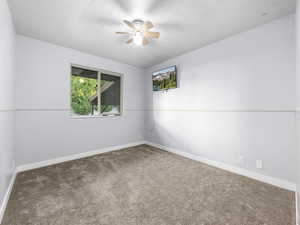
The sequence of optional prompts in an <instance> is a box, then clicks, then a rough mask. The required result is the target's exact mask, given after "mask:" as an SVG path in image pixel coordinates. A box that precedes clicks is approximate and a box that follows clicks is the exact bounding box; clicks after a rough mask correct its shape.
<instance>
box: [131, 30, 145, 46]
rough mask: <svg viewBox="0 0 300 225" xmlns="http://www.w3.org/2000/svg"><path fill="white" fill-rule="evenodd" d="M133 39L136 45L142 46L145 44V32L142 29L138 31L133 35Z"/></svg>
mask: <svg viewBox="0 0 300 225" xmlns="http://www.w3.org/2000/svg"><path fill="white" fill-rule="evenodd" d="M133 41H134V43H135V44H136V45H138V46H140V45H142V44H143V34H142V32H140V31H137V32H136V33H135V35H134V37H133Z"/></svg>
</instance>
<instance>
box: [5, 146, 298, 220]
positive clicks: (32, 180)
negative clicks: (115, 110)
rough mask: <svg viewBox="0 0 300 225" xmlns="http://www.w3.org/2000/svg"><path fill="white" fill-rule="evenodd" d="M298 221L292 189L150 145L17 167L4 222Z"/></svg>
mask: <svg viewBox="0 0 300 225" xmlns="http://www.w3.org/2000/svg"><path fill="white" fill-rule="evenodd" d="M249 224H251V225H295V199H294V193H293V192H289V191H286V190H283V189H280V188H277V187H274V186H271V185H268V184H264V183H261V182H258V181H255V180H251V179H248V178H246V177H242V176H238V175H235V174H232V173H229V172H226V171H223V170H220V169H217V168H214V167H211V166H207V165H205V164H202V163H199V162H196V161H192V160H190V159H186V158H183V157H180V156H177V155H174V154H172V153H168V152H165V151H162V150H159V149H156V148H153V147H150V146H146V145H141V146H137V147H133V148H128V149H123V150H120V151H115V152H110V153H105V154H100V155H97V156H93V157H89V158H84V159H80V160H75V161H70V162H66V163H62V164H58V165H53V166H49V167H45V168H41V169H35V170H31V171H27V172H23V173H20V174H18V176H17V179H16V183H15V185H14V188H13V192H12V195H11V197H10V200H9V203H8V206H7V209H6V212H5V215H4V218H3V222H2V225H249Z"/></svg>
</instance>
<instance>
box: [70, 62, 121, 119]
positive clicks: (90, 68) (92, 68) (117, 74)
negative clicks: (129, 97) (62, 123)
mask: <svg viewBox="0 0 300 225" xmlns="http://www.w3.org/2000/svg"><path fill="white" fill-rule="evenodd" d="M72 67H78V68H81V69H86V70H92V71H96V72H97V76H98V90H97V92H98V105H99V110H100V114H99V115H92V116H91V115H74V114H72V113H71V111H72V107H71V104H72ZM102 73H103V74H107V75H112V76H117V77H120V80H121V81H120V113H119V114H109V115H105V114H101V92H100V87H101V74H102ZM69 74H70V75H69V76H70V89H69V93H70V102H69V106H70V114H71V118H73V119H84V118H111V117H120V116H123V112H124V111H123V102H124V101H123V98H124V93H123V82H124V74H122V73H117V72H113V71H109V70H105V69H99V68H95V67H89V66H82V65H78V64H74V63H71V64H70V73H69Z"/></svg>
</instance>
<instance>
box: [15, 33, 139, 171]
mask: <svg viewBox="0 0 300 225" xmlns="http://www.w3.org/2000/svg"><path fill="white" fill-rule="evenodd" d="M99 44H101V43H99ZM70 63H75V64H79V65H83V66H88V67H96V68H101V69H106V70H110V71H114V72H119V73H123V74H124V115H123V116H121V117H114V118H89V119H72V118H71V117H70V110H69V109H70V101H69V99H70ZM143 72H144V71H143V70H142V69H138V68H135V67H133V66H129V65H125V64H121V63H118V62H115V61H112V60H108V59H104V58H100V57H96V56H92V55H88V54H84V53H82V52H78V51H75V50H72V49H67V48H63V47H60V46H56V45H52V44H49V43H46V42H42V41H38V40H35V39H31V38H27V37H24V36H19V35H17V83H16V86H17V114H16V122H17V164H18V165H23V164H27V163H33V162H39V161H43V160H49V159H53V158H57V157H61V156H67V155H70V154H76V153H81V152H86V151H91V150H97V149H100V148H104V147H108V146H115V145H122V144H127V143H131V142H137V141H141V140H143V139H144V138H143V130H144V112H143V109H144V99H143V94H142V93H143V92H144V77H143Z"/></svg>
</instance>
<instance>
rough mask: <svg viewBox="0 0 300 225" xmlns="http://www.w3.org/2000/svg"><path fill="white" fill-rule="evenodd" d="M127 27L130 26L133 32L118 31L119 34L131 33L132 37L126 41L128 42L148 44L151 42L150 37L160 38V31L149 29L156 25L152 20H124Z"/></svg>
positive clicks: (139, 44)
mask: <svg viewBox="0 0 300 225" xmlns="http://www.w3.org/2000/svg"><path fill="white" fill-rule="evenodd" d="M123 22H124V23H125V24H126V26H127V28H130V29H131V30H132V32H122V31H121V32H116V33H117V34H125V35H129V37H130V39H129V40H127V41H126V43H127V44H130V43H132V42H133V43H135V44H136V45H138V46H141V45H147V44H149V43H150V41H149V39H153V38H159V36H160V33H159V32H153V31H149V30H150V29H152V28H153V27H154V25H153V23H152V22H151V21H146V22H144V21H143V20H141V19H135V20H133V21H132V22H130V21H128V20H123Z"/></svg>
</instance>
